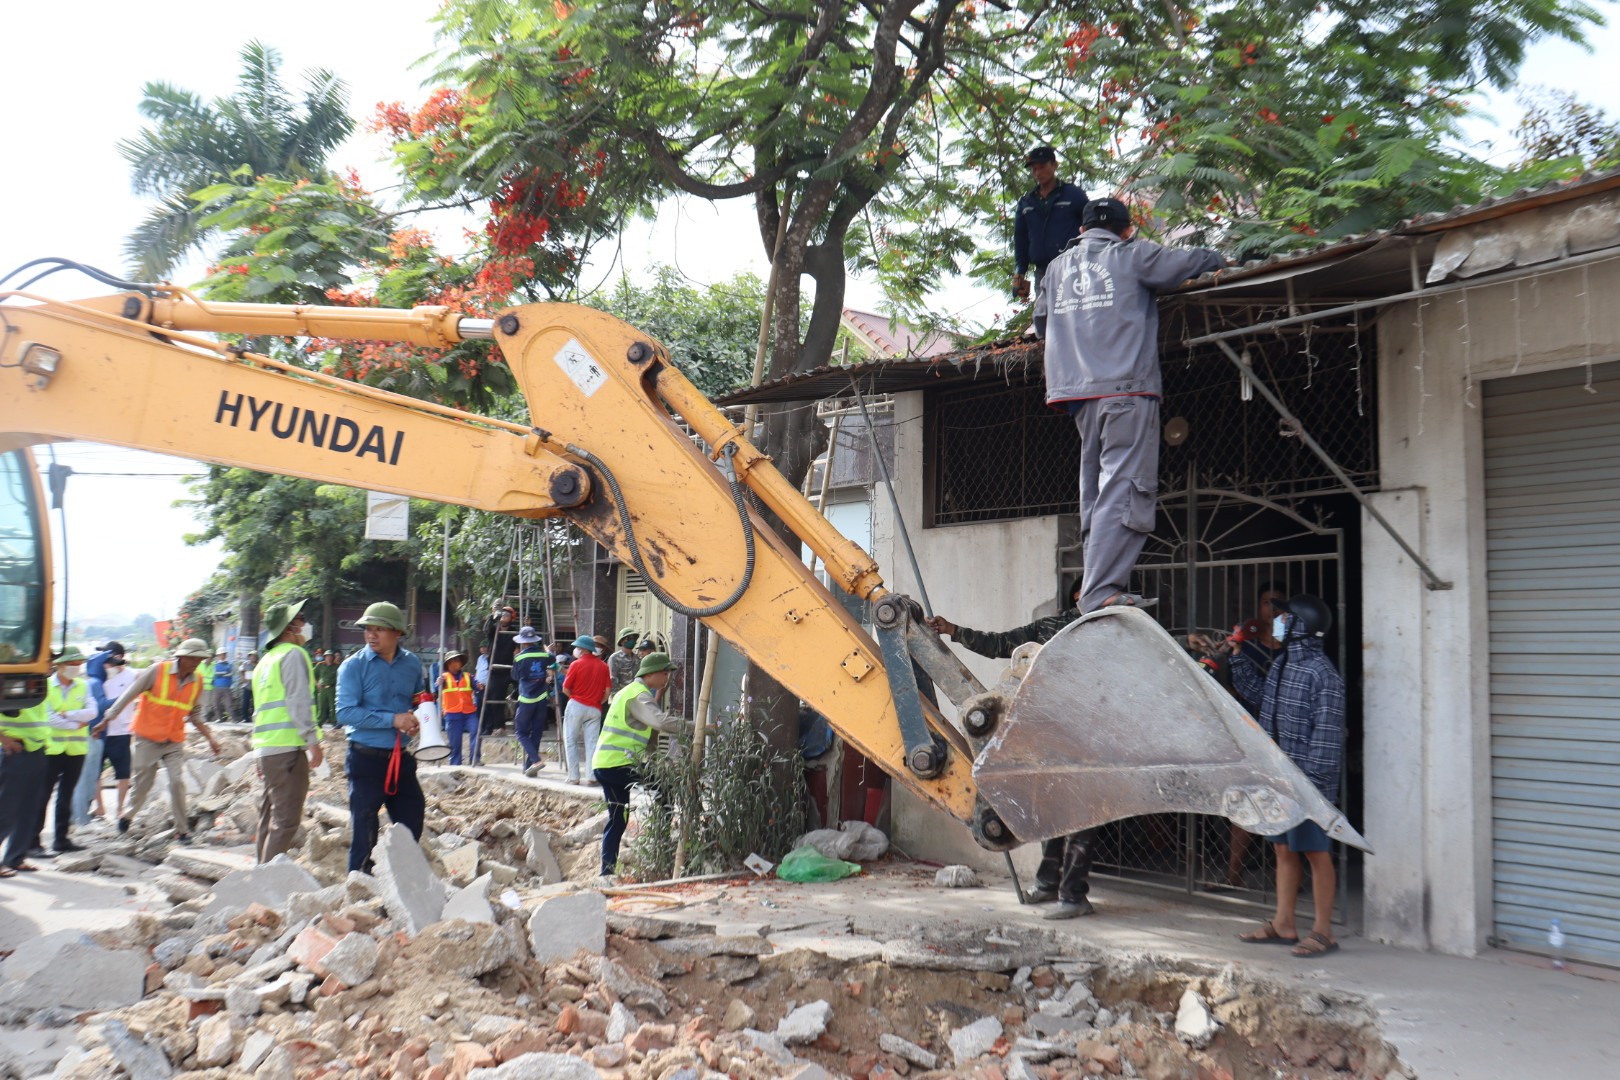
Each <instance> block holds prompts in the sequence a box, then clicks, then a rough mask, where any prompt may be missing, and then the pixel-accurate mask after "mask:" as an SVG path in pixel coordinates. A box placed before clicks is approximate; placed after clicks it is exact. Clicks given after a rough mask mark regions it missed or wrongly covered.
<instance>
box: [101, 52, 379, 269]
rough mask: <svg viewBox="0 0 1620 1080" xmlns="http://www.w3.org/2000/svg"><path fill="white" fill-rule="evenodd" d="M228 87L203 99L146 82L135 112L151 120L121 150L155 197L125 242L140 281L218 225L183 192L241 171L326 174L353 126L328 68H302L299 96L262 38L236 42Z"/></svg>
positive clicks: (139, 186) (140, 185)
mask: <svg viewBox="0 0 1620 1080" xmlns="http://www.w3.org/2000/svg"><path fill="white" fill-rule="evenodd" d="M241 62H242V70H241V72H240V74H238V76H237V89H236V91H235V92H234V93H232V94H230V95H228V96H226V97H221V98H216V99H215V100H214V101H211V102H205V101H204V100H203V99H202V98H200V97H198V96H197V95H196V94H194V93H192V92H191V91H189V90H184V89H181V88H180V87H177V86H174V85H173V84H171V83H165V82H149V83H147V84H146V86H145V87H144V89H143V90H142V98H141V104H140V111H141V115H143V116H144V117H146V118H147V120H149V121H151V126H149V127H147V128H145V129H144V130H142V131H141V133H140V134H139V135H137V136H136V137H135V138H133V139H129V140H126V141H124V142H121V143H119V145H118V152H119V153H120V154H122V155H123V156H124V158H125V160H127V161H128V162H129V163H130V165H131V168H132V172H133V179H134V187H135V191H136V193H137V194H141V195H152V196H156V197H157V199H158V200H159V201H158V205H157V206H156V207H155V208H154V209H153V210H152V211H151V213H150V214H148V215H147V218H146V220H145V221H143V222H142V223H141V225H140V226H139V227H138V228H137V229H136V230H135V232H134V233H132V234H131V235H130V237H129V239H128V241H127V242H126V243H125V247H124V251H125V255H126V256H127V257H128V258H129V259H130V263H131V266H132V270H131V272H132V273H133V274H134V275H136V276H137V278H138V279H139V280H145V281H156V280H158V279H159V278H162V277H164V276H165V275H167V274H168V273H169V272H170V271H171V270H173V269H174V267H175V266H176V265H178V264H179V262H180V261H181V260H182V259H183V258H184V257H185V255H186V254H187V253H188V252H190V251H191V250H193V249H194V248H195V247H197V245H199V244H201V243H202V242H203V241H205V240H206V239H208V238H209V236H210V235H212V234H213V232H214V230H215V228H217V226H215V225H212V224H209V223H207V222H205V221H204V220H203V216H204V215H203V213H202V212H201V211H200V210H199V209H198V207H197V206H196V204H195V203H194V202H193V201H192V200H191V198H190V196H191V194H192V193H193V192H196V191H198V190H200V189H202V188H204V187H207V186H209V185H211V184H216V183H223V182H226V181H227V180H229V178H231V177H232V176H233V175H235V174H236V173H237V172H238V170H240V169H244V168H245V169H246V170H247V172H248V175H250V176H271V177H277V178H282V179H297V178H300V177H309V178H315V179H321V178H323V177H324V172H323V168H324V163H325V159H326V155H327V154H328V153H330V152H331V151H332V150H333V149H335V148H336V147H337V146H338V144H339V143H341V142H343V140H344V139H346V138H348V136H349V133H350V132H351V131H352V130H354V121H353V120H352V119H351V118H350V116H349V114H348V91H347V89H346V88H345V87H344V85H343V82H342V80H340V79H338V78H337V76H336V75H334V74H333V73H332V72H330V71H320V70H318V71H311V72H308V73H306V75H305V76H304V88H303V92H302V94H301V95H294V94H292V93H289V92H288V90H287V88H286V87H285V86H283V85H282V82H281V54H280V53H278V52H277V51H276V50H275V49H272V48H269V47H267V46H265V45H262V44H260V43H259V42H256V41H255V42H249V43H248V44H247V45H246V46H244V47H243V49H242V54H241Z"/></svg>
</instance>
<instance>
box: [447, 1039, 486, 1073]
mask: <svg viewBox="0 0 1620 1080" xmlns="http://www.w3.org/2000/svg"><path fill="white" fill-rule="evenodd" d="M494 1066H495V1057H494V1055H493V1054H491V1053H490V1052H489V1051H488V1050H486V1049H485V1048H484V1047H482V1046H480V1045H478V1044H477V1043H475V1042H464V1043H456V1048H455V1049H454V1050H453V1051H451V1053H450V1075H451V1076H452V1077H454V1078H455V1080H465V1077H466V1076H467V1074H468V1073H470V1072H472V1071H473V1070H474V1069H489V1068H493V1067H494Z"/></svg>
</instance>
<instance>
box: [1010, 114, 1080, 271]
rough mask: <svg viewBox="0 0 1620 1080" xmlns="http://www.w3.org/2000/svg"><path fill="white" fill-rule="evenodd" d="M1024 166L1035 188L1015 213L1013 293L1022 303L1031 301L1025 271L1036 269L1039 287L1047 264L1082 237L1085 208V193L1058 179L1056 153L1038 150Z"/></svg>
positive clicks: (1020, 201) (1075, 186) (1014, 210)
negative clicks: (1081, 225)
mask: <svg viewBox="0 0 1620 1080" xmlns="http://www.w3.org/2000/svg"><path fill="white" fill-rule="evenodd" d="M1024 164H1026V165H1028V166H1029V173H1030V176H1031V177H1033V178H1034V180H1035V186H1034V187H1033V188H1031V189H1030V191H1029V194H1027V195H1025V196H1024V197H1023V198H1022V199H1019V200H1018V205H1017V207H1015V208H1014V209H1013V260H1014V262H1015V264H1016V265H1015V266H1014V267H1013V293H1014V294H1015V295H1016V296H1017V297H1018V299H1020V300H1028V299H1029V277H1028V276H1027V275H1026V274H1025V271H1027V270H1029V269H1030V268H1031V267H1033V268H1034V270H1035V275H1034V276H1035V283H1036V285H1037V286H1039V285H1040V281H1041V277H1042V276H1043V275H1044V274H1045V273H1046V264H1047V263H1049V262H1051V261H1052V260H1053V259H1055V258H1057V255H1058V252H1060V251H1062V250H1063V247H1064V245H1066V244H1067V243H1068V242H1069V241H1070V240H1073V239H1074V238H1075V237H1077V236H1079V235H1080V211H1082V210H1084V209H1085V207H1086V193H1085V191H1084V190H1082V189H1081V188H1080V186H1079V185H1078V184H1067V183H1064V182H1063V181H1062V180H1059V179H1058V175H1057V151H1056V150H1054V149H1052V148H1051V147H1050V146H1037V147H1036V148H1035V149H1033V150H1031V151H1030V152H1029V154H1028V155H1027V156H1026V157H1025V158H1024Z"/></svg>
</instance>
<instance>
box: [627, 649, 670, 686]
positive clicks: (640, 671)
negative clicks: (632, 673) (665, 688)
mask: <svg viewBox="0 0 1620 1080" xmlns="http://www.w3.org/2000/svg"><path fill="white" fill-rule="evenodd" d="M674 670H675V661H673V660H671V659H670V658H669V653H661V652H655V653H651V654H649V655H648V657H647V659H645V660H643V661H642V662H641V666H640V667H638V668H636V678H638V679H639V678H641V677H642V676H643V675H656V674H657V673H658V672H660V671H674Z"/></svg>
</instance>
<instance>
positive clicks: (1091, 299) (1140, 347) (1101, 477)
mask: <svg viewBox="0 0 1620 1080" xmlns="http://www.w3.org/2000/svg"><path fill="white" fill-rule="evenodd" d="M1081 220H1082V221H1083V223H1084V225H1085V230H1084V231H1083V232H1082V233H1081V234H1080V236H1079V238H1078V239H1077V240H1075V241H1074V242H1073V243H1072V244H1070V245H1069V246H1068V247H1067V248H1066V249H1064V251H1063V252H1062V254H1060V255H1059V256H1058V257H1057V258H1056V259H1054V260H1053V261H1052V264H1051V265H1050V266H1049V267H1047V270H1046V282H1045V285H1044V286H1043V287H1042V290H1041V295H1040V297H1039V299H1037V300H1036V303H1035V331H1036V333H1037V334H1039V335H1040V336H1041V337H1043V338H1045V339H1046V403H1047V404H1048V405H1054V406H1057V407H1059V408H1063V409H1067V410H1068V412H1069V415H1071V416H1073V417H1074V424H1075V428H1076V429H1077V430H1078V432H1079V434H1080V532H1081V536H1082V537H1083V538H1084V543H1085V571H1084V578H1083V584H1082V587H1081V590H1080V610H1081V612H1087V611H1095V610H1096V609H1097V608H1100V607H1107V606H1109V605H1112V604H1133V605H1143V604H1145V603H1146V601H1144V599H1143V598H1142V597H1140V596H1137V595H1135V594H1133V593H1131V592H1130V591H1129V589H1130V580H1131V571H1132V569H1134V568H1135V566H1136V559H1137V556H1138V555H1140V554H1141V553H1142V545H1143V544H1144V543H1146V542H1147V537H1148V534H1149V533H1151V532H1152V531H1153V521H1154V517H1155V515H1156V514H1157V512H1158V497H1159V398H1160V396H1161V395H1162V394H1163V392H1164V387H1163V379H1162V377H1161V375H1160V372H1159V308H1158V293H1159V290H1161V289H1167V288H1170V287H1171V286H1173V285H1179V284H1180V283H1181V282H1183V281H1186V280H1187V279H1188V278H1192V277H1197V276H1198V275H1199V274H1203V273H1206V272H1208V271H1210V270H1216V269H1219V268H1220V267H1222V266H1225V265H1226V259H1225V258H1224V257H1222V256H1221V254H1220V253H1219V252H1216V251H1209V250H1206V249H1203V248H1193V249H1188V250H1176V249H1174V248H1167V247H1162V246H1161V245H1159V244H1155V243H1152V242H1150V241H1147V240H1136V241H1133V240H1132V239H1131V234H1132V233H1133V232H1134V231H1135V228H1134V226H1133V225H1132V224H1131V213H1130V210H1129V209H1128V208H1127V207H1126V206H1125V204H1124V203H1122V202H1120V201H1119V200H1118V199H1094V200H1092V201H1091V202H1089V203H1087V204H1086V208H1085V212H1084V213H1083V215H1082V218H1081Z"/></svg>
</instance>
